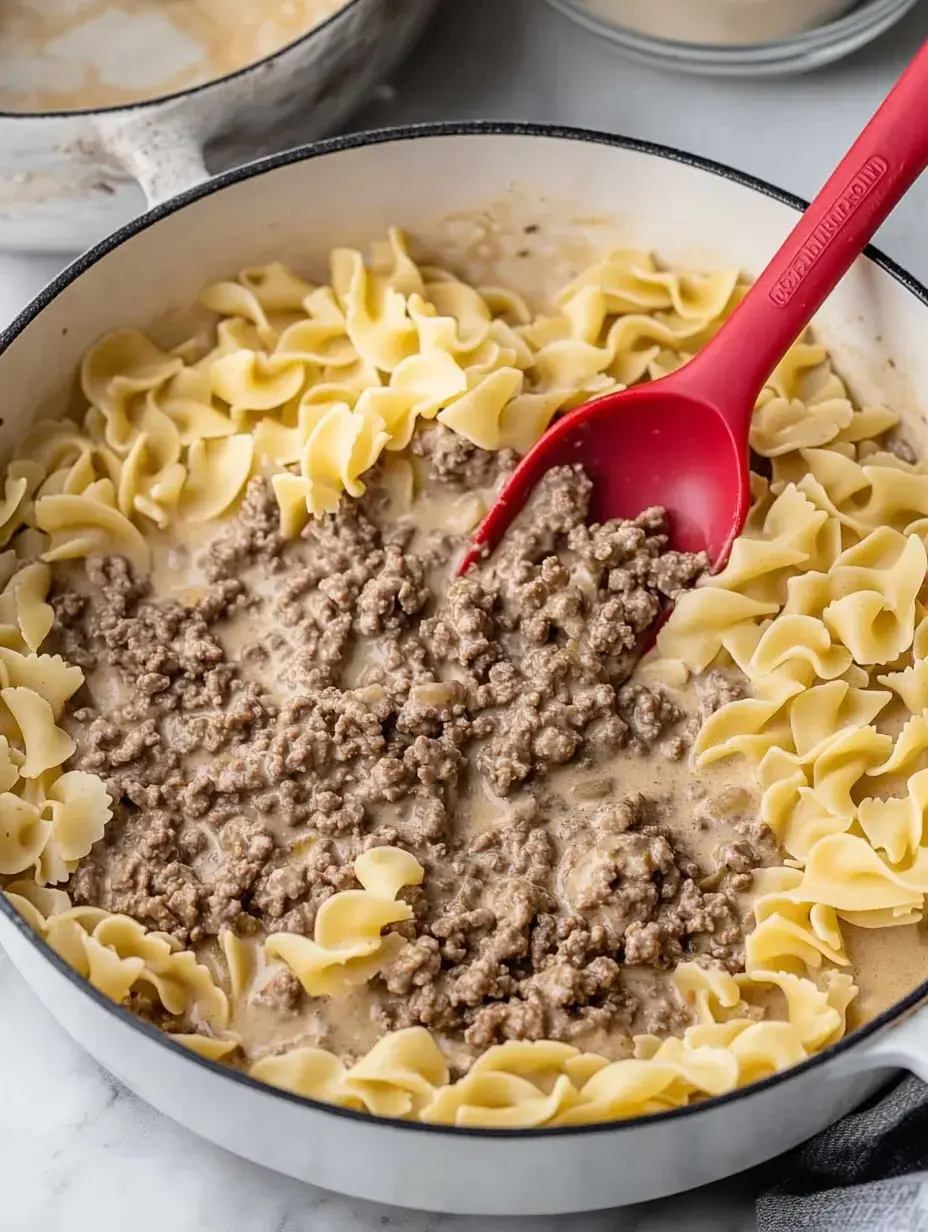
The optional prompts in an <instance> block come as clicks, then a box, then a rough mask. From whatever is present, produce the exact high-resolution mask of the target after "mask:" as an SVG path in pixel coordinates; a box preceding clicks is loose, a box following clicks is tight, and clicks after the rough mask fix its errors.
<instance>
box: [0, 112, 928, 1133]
mask: <svg viewBox="0 0 928 1232" xmlns="http://www.w3.org/2000/svg"><path fill="white" fill-rule="evenodd" d="M481 135H486V136H513V137H548V138H555V139H558V140H566V141H585V142H590V143H592V144H595V145H606V146H612V147H614V148H616V149H621V150H631V151H633V152H635V153H639V154H647V155H650V156H652V157H655V158H663V159H667V160H668V161H670V162H676V163H682V164H684V165H685V166H688V167H695V168H696V169H697V170H700V171H706V172H709V173H710V174H711V175H716V176H720V177H721V178H722V179H726V180H731V181H732V182H733V183H735V184H740V185H742V186H743V187H744V188H750V189H752V190H753V191H754V192H757V193H761V194H762V195H763V196H765V197H770V198H772V199H773V200H774V201H779V202H780V203H781V204H782V205H785V206H788V207H789V208H790V209H792V210H795V211H796V212H801V211H803V210H805V209H806V208H807V206H808V202H806V201H803V200H802V198H800V197H796V196H793V194H792V193H787V192H784V191H783V190H782V189H779V188H775V187H774V186H773V185H772V184H768V183H767V182H766V181H764V180H759V179H757V178H756V177H754V176H751V175H747V174H745V173H744V172H741V171H735V170H734V169H733V168H731V167H727V166H725V164H724V163H717V162H713V161H712V160H711V159H708V158H702V157H700V156H698V155H696V154H688V153H686V152H684V151H682V150H677V149H674V148H672V147H670V146H663V145H655V144H654V143H652V142H648V141H639V140H637V139H635V138H632V137H620V136H615V135H614V134H611V133H602V132H596V131H595V130H591V129H583V128H563V127H559V126H557V125H553V124H529V123H518V122H515V123H512V122H506V121H494V120H476V121H470V122H462V123H454V122H451V123H437V124H418V125H409V126H404V127H398V128H384V129H375V130H372V131H370V132H361V133H351V134H349V135H347V136H344V137H333V138H329V139H328V140H326V141H319V142H315V143H313V144H311V145H306V146H301V147H298V148H297V149H293V150H288V151H286V152H285V153H283V154H275V155H271V156H270V157H268V158H262V159H258V160H256V161H254V162H251V163H248V164H246V165H245V166H243V167H238V168H235V169H234V170H232V171H226V172H223V174H221V175H218V176H216V177H214V178H213V179H211V180H208V181H207V182H206V183H204V184H199V185H197V186H195V187H194V188H190V189H187V191H185V192H182V193H180V194H179V195H178V196H176V197H173V198H172V199H171V200H170V201H167V202H165V203H164V204H162V205H159V206H157V207H156V208H155V209H153V210H150V211H149V212H148V213H147V214H143V215H142V216H141V217H139V218H136V219H134V220H133V221H132V222H129V223H127V224H126V225H125V226H124V227H121V228H120V229H119V230H118V231H115V232H114V233H113V234H112V235H110V236H108V237H107V238H106V239H105V240H103V241H102V242H101V243H99V244H97V245H96V246H95V247H94V248H91V249H90V250H89V251H87V252H86V253H83V254H82V255H81V256H80V257H78V258H77V260H76V261H74V262H73V263H72V264H71V265H69V266H68V267H67V268H66V269H65V270H64V271H63V272H62V273H61V274H59V275H58V277H57V278H55V279H54V280H53V281H52V282H50V283H49V284H48V286H47V287H45V288H44V289H43V290H42V291H40V292H39V294H38V295H37V296H36V298H35V299H34V300H33V301H32V302H31V303H30V304H29V305H28V306H27V307H26V308H25V309H24V310H23V311H22V312H21V313H20V314H19V316H18V317H16V319H15V320H14V321H13V322H12V324H11V325H9V326H8V327H7V328H6V329H5V330H3V331H2V332H0V356H2V355H3V354H4V352H5V351H6V350H7V349H8V348H9V347H10V346H11V345H12V344H13V343H14V342H15V341H16V339H17V338H18V337H19V335H20V334H21V333H22V332H23V331H24V330H25V329H26V327H27V326H28V325H29V324H30V323H31V322H32V321H34V320H35V318H36V317H37V316H38V315H39V314H40V313H41V312H42V311H43V309H44V308H46V307H47V306H48V305H49V304H50V303H51V302H52V300H54V299H56V298H57V297H58V295H60V294H61V292H62V291H64V290H65V289H66V288H67V287H69V286H70V285H71V283H73V282H75V281H76V280H77V279H78V278H79V277H80V276H81V275H82V274H83V273H85V272H86V271H87V270H89V269H90V268H91V266H93V265H96V263H97V262H98V261H99V260H101V259H102V258H103V257H105V256H106V255H107V254H108V253H110V252H113V251H114V250H115V249H116V248H119V247H121V246H122V245H123V244H124V243H126V242H127V241H129V240H131V239H132V238H133V237H134V236H136V235H138V234H139V233H140V232H142V231H145V230H147V229H148V227H150V226H152V225H153V224H155V223H157V222H158V221H159V220H160V219H162V218H166V217H167V216H168V215H170V214H176V213H177V212H178V211H180V210H182V209H183V208H184V207H185V206H187V205H190V204H191V203H192V202H194V201H198V200H200V199H201V198H203V197H208V196H210V195H211V194H212V193H214V192H218V191H220V190H221V189H223V188H225V187H227V186H229V185H232V184H237V183H239V182H241V181H244V180H250V179H252V178H254V177H255V176H259V175H262V174H264V173H265V172H267V171H272V170H274V169H275V168H277V167H286V166H289V165H290V164H291V163H298V162H304V161H306V160H308V159H311V158H320V157H322V156H324V155H326V154H336V153H338V152H340V151H342V150H353V149H358V148H360V147H362V146H368V145H383V144H385V143H388V142H394V141H416V140H421V139H427V138H430V137H468V136H481ZM865 255H866V256H867V257H868V258H869V259H870V260H871V261H872V262H873V263H874V264H875V265H877V266H879V268H880V269H882V270H884V271H885V272H886V273H887V274H889V275H890V277H892V278H894V279H895V280H896V281H897V282H898V283H901V285H902V286H903V287H905V289H906V290H907V291H910V292H911V293H912V295H914V296H915V297H916V298H917V299H918V300H920V301H921V303H922V304H924V305H925V306H926V307H928V288H926V287H925V286H924V285H923V284H922V283H920V282H919V281H918V280H917V279H915V278H913V277H912V275H911V274H909V273H907V272H906V271H905V270H904V269H902V268H901V267H900V266H899V265H897V264H896V263H895V261H891V260H890V259H889V257H887V256H885V255H884V254H883V253H882V252H880V251H879V249H876V248H874V247H872V246H871V247H868V248H867V249H866V253H865ZM0 911H2V912H3V914H4V915H6V917H7V918H8V919H9V920H10V922H11V923H12V924H13V926H14V927H15V928H17V929H18V930H19V932H20V933H21V934H22V935H23V936H24V937H25V938H27V939H28V941H29V942H30V943H31V944H32V945H33V946H34V947H35V949H36V950H37V951H39V953H40V954H41V955H42V957H43V958H44V959H45V960H46V961H48V962H50V963H52V965H53V966H55V967H56V968H57V969H58V971H59V972H60V974H62V975H63V976H64V977H65V978H66V979H68V980H70V981H71V983H72V984H74V985H75V986H76V987H78V988H79V989H80V991H81V992H82V993H83V995H85V996H88V997H91V998H92V999H93V1000H95V1001H96V1002H97V1004H98V1005H99V1006H100V1007H101V1008H102V1009H105V1010H106V1011H108V1012H109V1013H111V1014H114V1015H116V1017H117V1018H119V1019H121V1021H122V1022H123V1023H125V1024H127V1025H128V1026H130V1027H131V1028H132V1029H133V1030H135V1031H138V1032H139V1033H140V1034H142V1035H143V1036H145V1037H147V1038H148V1039H149V1040H154V1041H155V1042H157V1043H158V1044H159V1045H160V1046H162V1047H164V1048H168V1049H170V1050H171V1051H172V1052H173V1053H175V1055H177V1056H181V1057H183V1058H184V1059H185V1060H186V1061H188V1062H190V1063H191V1064H192V1065H199V1066H202V1067H205V1068H206V1069H207V1070H210V1071H212V1072H213V1073H214V1074H218V1075H221V1076H222V1077H223V1078H225V1079H227V1080H228V1081H230V1082H237V1083H241V1084H243V1085H245V1086H246V1087H248V1088H250V1089H252V1090H254V1091H256V1092H258V1091H259V1092H261V1093H262V1094H264V1095H266V1096H268V1097H270V1098H276V1099H281V1100H286V1101H287V1102H289V1103H292V1104H297V1105H308V1106H309V1107H311V1108H313V1109H314V1110H317V1111H319V1112H324V1113H326V1114H328V1115H331V1116H338V1117H344V1118H347V1119H349V1120H354V1121H358V1122H361V1123H362V1124H364V1125H367V1126H375V1125H377V1124H378V1122H379V1123H383V1124H385V1125H388V1126H390V1127H391V1128H395V1129H403V1130H409V1131H410V1132H413V1133H428V1134H445V1135H449V1136H452V1137H456V1138H457V1137H461V1136H462V1135H463V1136H468V1137H471V1136H476V1137H478V1138H486V1137H489V1138H500V1139H503V1140H506V1139H519V1140H521V1139H523V1138H535V1137H539V1138H551V1137H557V1136H568V1135H570V1136H574V1135H579V1134H603V1133H618V1132H623V1131H625V1132H631V1131H634V1130H635V1129H638V1128H640V1127H641V1126H642V1125H643V1124H645V1123H646V1124H648V1125H649V1126H650V1125H654V1124H658V1123H663V1122H667V1121H676V1120H680V1119H681V1118H683V1117H693V1116H698V1115H699V1113H700V1112H703V1111H706V1110H708V1109H712V1108H718V1107H720V1106H722V1105H724V1104H730V1103H734V1102H736V1101H738V1100H742V1099H744V1098H746V1097H747V1096H749V1095H752V1094H754V1093H756V1092H759V1091H763V1090H768V1089H769V1088H770V1087H772V1086H774V1085H776V1084H777V1083H781V1082H784V1081H788V1080H790V1079H793V1078H797V1079H798V1078H800V1077H801V1076H802V1075H803V1074H806V1073H808V1072H809V1071H810V1070H813V1069H815V1068H817V1067H819V1066H821V1065H824V1064H825V1062H827V1061H829V1060H831V1059H832V1058H833V1057H836V1056H838V1055H839V1054H841V1053H844V1052H846V1051H848V1050H849V1049H850V1048H853V1047H854V1046H855V1045H857V1044H860V1043H862V1042H863V1041H864V1040H865V1039H869V1038H871V1037H872V1036H874V1035H875V1034H877V1032H879V1031H880V1030H882V1028H884V1027H886V1026H888V1025H889V1024H890V1023H892V1022H895V1021H896V1020H897V1019H901V1018H903V1017H904V1016H905V1015H906V1014H907V1013H908V1012H909V1011H911V1010H913V1009H914V1008H915V1007H916V1006H917V1005H918V1004H919V1002H921V1001H923V1000H924V999H925V998H926V997H928V980H925V981H924V982H923V983H922V984H920V985H919V986H918V987H917V988H916V989H914V990H913V991H912V992H910V993H909V994H908V995H907V996H905V997H903V998H902V999H901V1000H900V1001H897V1002H895V1003H894V1004H893V1005H892V1006H891V1007H890V1008H889V1009H887V1010H884V1011H883V1013H882V1014H879V1015H878V1016H877V1017H876V1018H874V1019H871V1021H870V1022H868V1023H866V1024H864V1025H863V1026H862V1027H858V1028H857V1030H855V1031H853V1032H852V1033H851V1034H850V1035H846V1036H844V1037H843V1038H842V1039H840V1040H839V1041H838V1042H837V1043H835V1044H832V1045H831V1046H830V1047H828V1048H826V1049H824V1051H822V1052H819V1053H816V1054H815V1055H814V1056H812V1057H809V1058H807V1059H806V1060H805V1061H801V1062H800V1063H799V1064H798V1065H795V1066H792V1067H791V1068H789V1069H785V1070H781V1071H779V1072H778V1073H776V1074H772V1075H771V1076H770V1077H769V1078H764V1079H762V1080H761V1081H759V1082H755V1083H752V1084H750V1085H749V1086H744V1087H738V1088H736V1089H735V1090H734V1091H729V1092H728V1093H727V1094H725V1095H716V1096H713V1097H711V1098H709V1099H704V1100H700V1101H699V1102H697V1103H693V1104H688V1105H686V1106H685V1107H683V1108H674V1109H672V1110H670V1111H668V1112H657V1113H652V1114H651V1115H649V1116H648V1117H646V1118H644V1117H634V1118H631V1119H629V1120H621V1121H603V1122H597V1123H595V1124H592V1125H575V1126H567V1127H564V1128H561V1129H545V1128H540V1129H471V1128H461V1127H458V1126H451V1125H426V1124H423V1123H422V1122H420V1121H402V1120H398V1119H394V1118H391V1117H372V1116H371V1115H370V1114H368V1113H366V1112H356V1111H354V1110H353V1109H351V1108H339V1107H337V1106H335V1105H334V1104H326V1103H323V1102H322V1101H320V1100H315V1099H310V1098H309V1097H308V1096H305V1095H296V1094H293V1093H292V1092H290V1091H284V1090H281V1089H280V1088H279V1087H272V1086H269V1085H267V1084H266V1083H263V1082H259V1081H258V1080H257V1079H255V1078H250V1077H249V1076H248V1074H246V1073H245V1072H244V1071H242V1070H236V1069H233V1068H231V1067H229V1066H225V1065H222V1064H220V1063H219V1062H217V1061H209V1060H206V1059H205V1058H203V1057H200V1056H198V1055H197V1054H196V1053H194V1052H192V1051H191V1050H190V1049H188V1048H185V1047H184V1046H183V1045H182V1044H178V1043H176V1042H175V1041H173V1040H172V1039H171V1038H170V1036H168V1035H166V1034H165V1033H164V1032H162V1031H159V1030H158V1029H157V1027H154V1026H151V1025H150V1024H148V1023H146V1022H143V1021H142V1020H141V1019H140V1018H137V1017H136V1016H135V1015H134V1014H132V1013H130V1012H129V1010H127V1009H124V1008H123V1007H122V1006H119V1005H116V1004H115V1003H114V1002H112V1001H110V1000H109V998H108V997H105V996H104V995H103V993H101V992H99V991H98V990H97V989H95V988H94V987H93V986H92V985H91V984H89V983H88V982H87V981H86V980H85V979H84V978H83V977H82V976H80V975H78V974H77V972H76V971H75V970H74V969H73V968H72V967H70V966H68V964H67V963H66V962H65V961H64V960H63V959H62V958H60V957H59V956H58V955H57V954H56V953H55V952H54V950H52V949H51V947H50V946H49V945H48V944H47V943H46V942H45V941H44V940H43V939H42V938H41V937H40V936H39V935H38V933H36V932H34V931H33V930H32V929H31V928H30V927H29V925H28V924H26V922H25V920H23V918H22V917H21V916H20V915H19V913H18V912H17V911H16V910H15V909H14V907H13V906H12V904H11V903H10V902H9V901H8V900H7V899H6V897H5V895H3V894H0Z"/></svg>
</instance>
